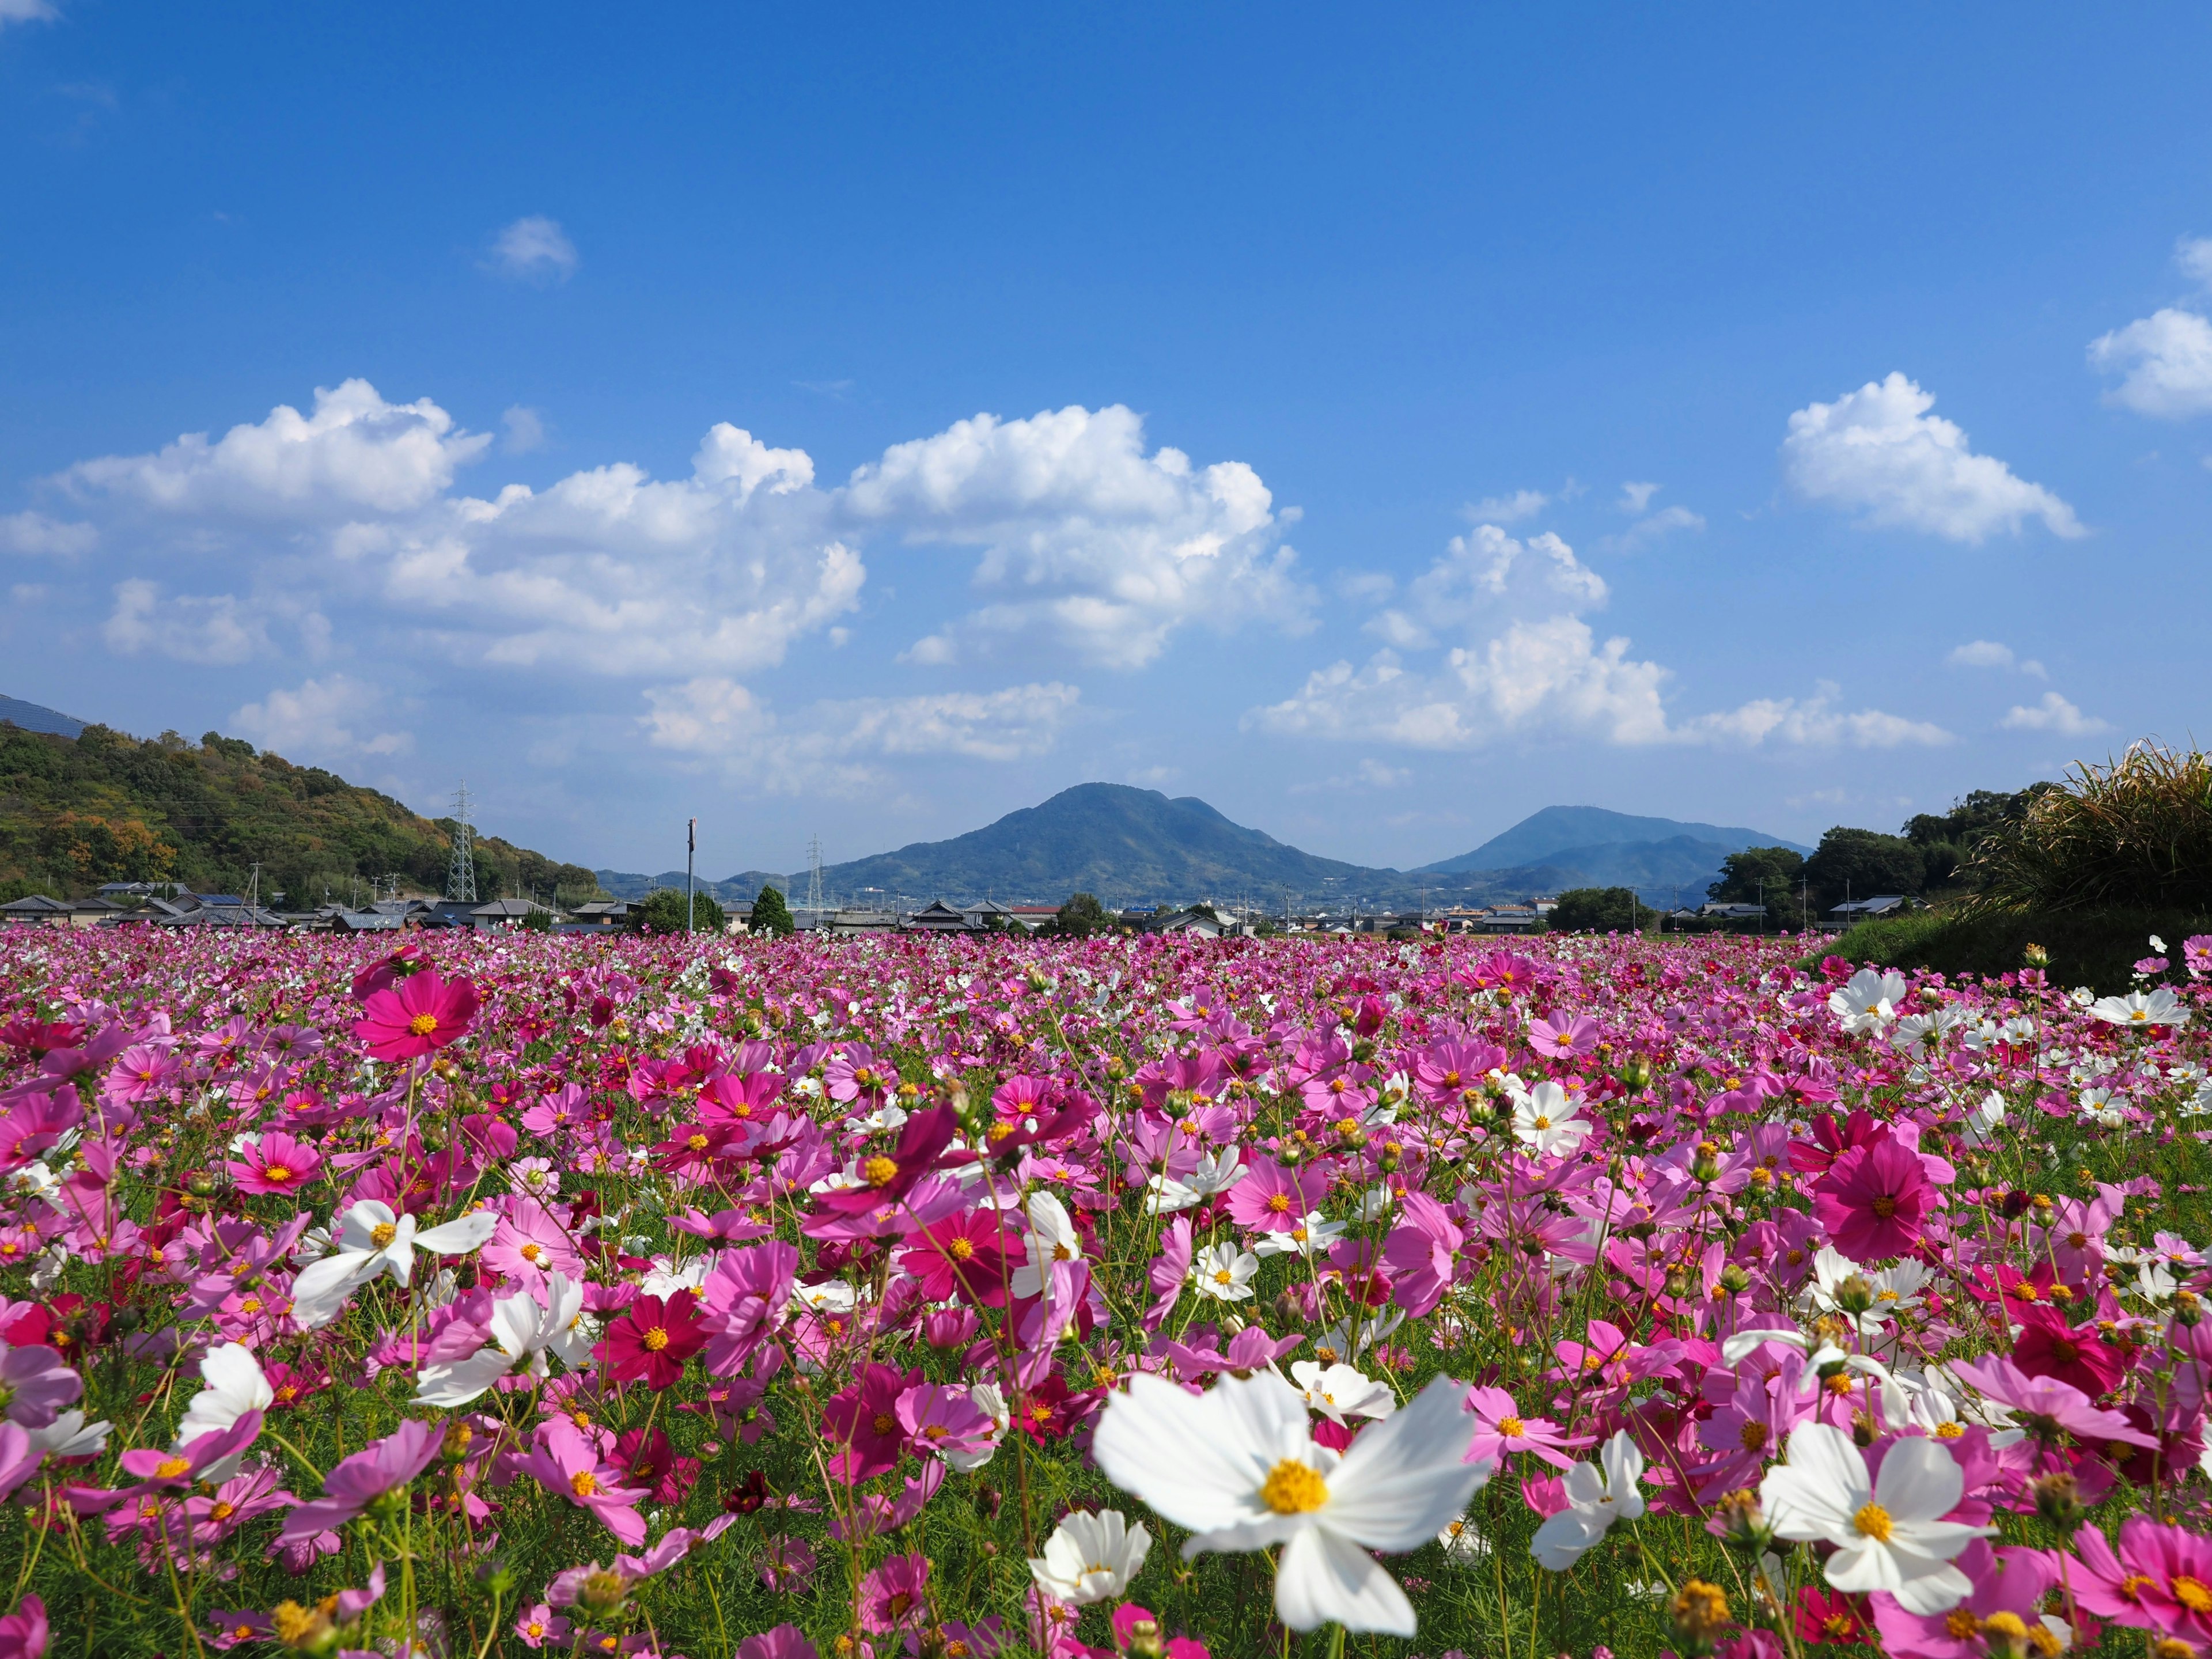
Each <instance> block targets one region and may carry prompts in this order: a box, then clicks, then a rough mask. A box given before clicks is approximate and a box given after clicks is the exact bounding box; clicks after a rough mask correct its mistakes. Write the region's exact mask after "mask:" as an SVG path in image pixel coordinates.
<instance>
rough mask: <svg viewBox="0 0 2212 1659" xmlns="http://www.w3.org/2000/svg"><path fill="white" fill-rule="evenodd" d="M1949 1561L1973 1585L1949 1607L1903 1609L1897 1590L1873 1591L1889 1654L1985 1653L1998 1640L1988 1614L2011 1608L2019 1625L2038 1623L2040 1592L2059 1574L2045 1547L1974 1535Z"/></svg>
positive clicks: (1944, 1657)
mask: <svg viewBox="0 0 2212 1659" xmlns="http://www.w3.org/2000/svg"><path fill="white" fill-rule="evenodd" d="M1952 1565H1954V1566H1956V1567H1957V1568H1958V1569H1959V1571H1961V1572H1963V1573H1965V1574H1966V1577H1968V1578H1970V1579H1972V1581H1973V1584H1974V1589H1973V1593H1972V1595H1969V1596H1967V1597H1966V1600H1965V1601H1961V1602H1960V1604H1959V1605H1958V1607H1954V1608H1953V1609H1952V1610H1951V1611H1950V1612H1948V1613H1929V1614H1921V1613H1907V1612H1906V1611H1905V1609H1904V1608H1903V1607H1899V1606H1898V1604H1897V1598H1896V1597H1895V1596H1893V1595H1875V1597H1874V1622H1875V1629H1876V1630H1878V1631H1880V1632H1881V1641H1882V1649H1883V1651H1885V1652H1886V1653H1888V1654H1889V1655H1891V1656H1893V1659H1986V1656H1987V1655H1988V1654H1989V1652H1990V1650H1991V1648H1992V1647H1993V1646H1995V1645H1996V1644H1995V1643H1993V1642H1992V1641H1991V1639H1990V1634H1991V1627H1990V1623H1989V1620H1990V1619H1991V1618H1992V1617H1993V1616H1995V1615H1996V1614H1999V1613H2009V1614H2011V1615H2012V1617H2013V1618H2014V1619H2015V1620H2018V1621H2019V1625H2020V1626H2021V1628H2022V1629H2025V1630H2031V1631H2033V1630H2039V1629H2040V1628H2041V1626H2042V1607H2041V1602H2042V1599H2043V1594H2044V1592H2045V1590H2047V1589H2050V1588H2051V1585H2052V1584H2053V1583H2056V1582H2057V1577H2058V1575H2057V1571H2056V1570H2055V1569H2054V1568H2053V1567H2052V1566H2051V1560H2050V1558H2049V1557H2048V1556H2047V1555H2046V1554H2045V1553H2044V1552H2043V1551H2041V1550H2032V1549H2020V1548H2006V1549H1994V1550H1993V1549H1991V1548H1990V1547H1989V1545H1988V1544H1987V1543H1985V1542H1984V1541H1982V1540H1980V1539H1976V1540H1975V1541H1973V1542H1972V1543H1971V1544H1969V1545H1967V1546H1966V1552H1965V1553H1963V1554H1962V1555H1960V1557H1959V1558H1958V1559H1957V1560H1956V1561H1954V1563H1953V1564H1952ZM1961 1613H1964V1614H1966V1615H1969V1618H1962V1617H1960V1614H1961ZM1969 1619H1971V1627H1970V1624H1969Z"/></svg>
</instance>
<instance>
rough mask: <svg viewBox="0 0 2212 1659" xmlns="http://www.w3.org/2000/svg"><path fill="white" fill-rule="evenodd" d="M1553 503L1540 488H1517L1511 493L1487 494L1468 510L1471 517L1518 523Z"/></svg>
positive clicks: (1532, 516)
mask: <svg viewBox="0 0 2212 1659" xmlns="http://www.w3.org/2000/svg"><path fill="white" fill-rule="evenodd" d="M1551 504H1552V498H1551V497H1550V496H1549V495H1546V494H1545V493H1544V492H1543V491H1542V490H1541V489H1516V490H1515V491H1514V492H1513V493H1512V494H1511V495H1486V496H1484V497H1483V498H1482V499H1481V500H1480V501H1477V502H1476V503H1475V504H1474V506H1472V507H1468V510H1467V515H1468V517H1469V518H1470V519H1479V520H1486V521H1487V522H1488V523H1491V524H1518V523H1520V522H1521V520H1523V519H1533V518H1534V517H1535V516H1536V515H1537V514H1538V513H1541V512H1542V511H1543V510H1544V509H1545V508H1546V507H1549V506H1550V505H1551Z"/></svg>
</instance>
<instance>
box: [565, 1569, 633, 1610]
mask: <svg viewBox="0 0 2212 1659" xmlns="http://www.w3.org/2000/svg"><path fill="white" fill-rule="evenodd" d="M628 1600H629V1580H627V1579H625V1578H624V1577H623V1576H622V1574H620V1573H618V1572H605V1571H601V1572H587V1573H586V1574H585V1575H584V1582H583V1583H580V1584H579V1585H577V1586H576V1605H577V1606H578V1607H582V1608H584V1609H585V1610H586V1612H590V1613H602V1614H605V1613H613V1612H615V1611H616V1610H617V1609H618V1608H619V1607H621V1606H622V1604H623V1602H624V1601H628Z"/></svg>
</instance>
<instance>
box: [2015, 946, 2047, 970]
mask: <svg viewBox="0 0 2212 1659" xmlns="http://www.w3.org/2000/svg"><path fill="white" fill-rule="evenodd" d="M2020 959H2021V961H2022V962H2024V963H2027V965H2028V966H2029V967H2031V968H2048V967H2049V966H2051V952H2050V951H2046V950H2045V949H2044V948H2043V947H2042V946H2041V945H2029V946H2028V947H2027V949H2026V950H2024V951H2021V953H2020Z"/></svg>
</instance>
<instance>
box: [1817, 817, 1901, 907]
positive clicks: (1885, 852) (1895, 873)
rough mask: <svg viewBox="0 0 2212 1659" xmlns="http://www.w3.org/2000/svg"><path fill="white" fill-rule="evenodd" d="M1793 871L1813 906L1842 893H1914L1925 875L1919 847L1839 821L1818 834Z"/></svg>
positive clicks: (1832, 902)
mask: <svg viewBox="0 0 2212 1659" xmlns="http://www.w3.org/2000/svg"><path fill="white" fill-rule="evenodd" d="M1799 873H1800V874H1801V875H1802V877H1803V878H1804V879H1805V881H1806V882H1807V883H1808V884H1810V886H1811V888H1812V900H1813V907H1814V909H1815V910H1832V909H1833V908H1835V907H1836V906H1837V905H1838V904H1841V903H1842V902H1844V898H1845V897H1846V896H1849V897H1850V898H1854V899H1863V898H1872V897H1873V896H1875V895H1876V894H1878V893H1903V894H1905V895H1906V896H1911V895H1914V894H1917V893H1918V892H1919V891H1920V890H1921V887H1922V885H1923V882H1924V881H1925V878H1926V865H1925V862H1924V860H1923V858H1922V855H1921V852H1920V849H1919V848H1917V847H1916V846H1914V845H1913V844H1912V843H1911V842H1909V841H1907V840H1905V837H1904V836H1885V835H1883V834H1881V832H1880V831H1879V830H1875V829H1847V828H1845V827H1844V825H1842V824H1840V823H1839V824H1838V825H1837V826H1836V827H1835V828H1834V829H1831V830H1829V831H1828V833H1827V834H1826V835H1825V836H1821V837H1820V846H1819V847H1817V848H1814V852H1813V856H1812V857H1811V858H1809V859H1807V860H1805V864H1804V867H1803V869H1802V871H1801V872H1799Z"/></svg>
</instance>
